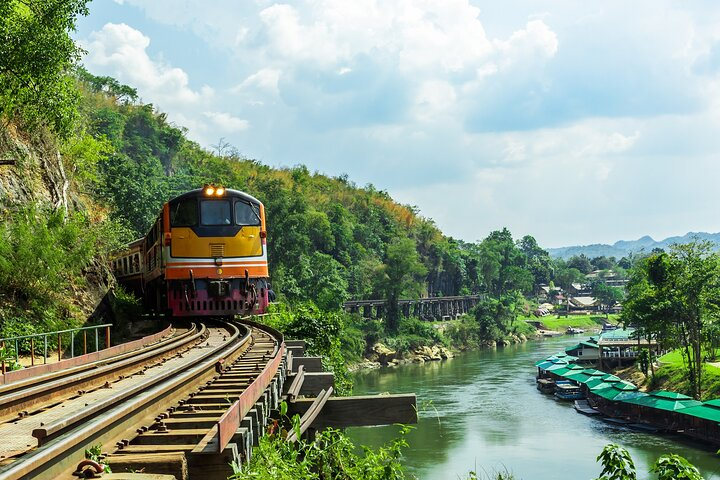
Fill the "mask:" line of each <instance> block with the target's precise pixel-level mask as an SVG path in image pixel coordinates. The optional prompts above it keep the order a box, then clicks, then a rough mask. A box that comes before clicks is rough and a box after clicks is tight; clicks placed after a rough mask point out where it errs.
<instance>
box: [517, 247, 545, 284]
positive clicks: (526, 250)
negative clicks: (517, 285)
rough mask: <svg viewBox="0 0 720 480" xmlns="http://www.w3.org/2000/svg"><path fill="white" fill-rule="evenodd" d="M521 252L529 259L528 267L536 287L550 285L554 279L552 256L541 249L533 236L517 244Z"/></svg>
mask: <svg viewBox="0 0 720 480" xmlns="http://www.w3.org/2000/svg"><path fill="white" fill-rule="evenodd" d="M517 245H518V247H519V248H520V251H521V252H522V253H523V254H525V257H526V258H527V265H528V268H529V269H530V272H531V273H532V274H533V277H534V280H535V285H539V284H542V283H548V282H549V281H550V279H551V278H552V273H553V269H552V259H551V258H550V254H549V253H548V252H547V251H546V250H543V249H542V248H540V246H539V245H538V244H537V241H536V240H535V238H534V237H532V236H531V235H525V236H524V237H523V238H522V239H520V240H519V241H518V242H517Z"/></svg>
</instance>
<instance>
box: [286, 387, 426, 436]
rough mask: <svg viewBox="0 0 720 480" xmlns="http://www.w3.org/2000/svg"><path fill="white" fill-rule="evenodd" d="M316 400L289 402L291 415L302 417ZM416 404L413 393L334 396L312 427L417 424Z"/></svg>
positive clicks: (289, 414) (289, 413)
mask: <svg viewBox="0 0 720 480" xmlns="http://www.w3.org/2000/svg"><path fill="white" fill-rule="evenodd" d="M313 401H314V399H301V400H296V401H294V402H291V403H289V404H288V416H289V417H292V416H293V415H295V414H299V415H300V416H302V415H303V414H305V412H306V411H307V410H308V409H309V408H310V406H311V405H312V403H313ZM416 405H417V399H416V397H415V394H414V393H410V394H401V395H369V396H357V397H334V398H330V399H328V401H327V403H325V406H324V407H323V409H322V413H321V414H320V415H319V416H318V417H317V418H316V419H315V421H314V422H313V423H312V426H313V427H314V428H317V429H322V428H326V427H334V428H346V427H366V426H372V425H392V424H395V423H403V424H411V423H417V410H416Z"/></svg>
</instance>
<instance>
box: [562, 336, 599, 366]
mask: <svg viewBox="0 0 720 480" xmlns="http://www.w3.org/2000/svg"><path fill="white" fill-rule="evenodd" d="M565 353H567V354H568V355H572V356H573V357H577V361H578V363H595V362H597V361H598V359H600V346H599V345H598V344H597V342H592V341H585V342H580V343H578V344H577V345H575V346H572V347H568V348H566V349H565Z"/></svg>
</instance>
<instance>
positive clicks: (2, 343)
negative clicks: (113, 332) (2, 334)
mask: <svg viewBox="0 0 720 480" xmlns="http://www.w3.org/2000/svg"><path fill="white" fill-rule="evenodd" d="M110 327H112V324H110V323H104V324H102V325H92V326H89V327H78V328H71V329H68V330H58V331H56V332H47V333H35V334H32V335H22V336H19V337H8V338H0V349H2V350H6V345H8V344H11V345H14V346H15V351H14V353H15V362H16V363H19V362H20V349H19V347H20V343H21V342H27V340H30V366H34V365H35V339H36V338H42V344H43V363H47V360H48V338H55V336H57V356H58V362H59V361H60V360H62V353H63V352H62V337H63V335H67V334H69V336H70V358H74V357H75V336H76V334H77V333H79V332H82V334H83V337H82V338H83V355H85V354H87V353H88V351H87V347H88V339H87V333H88V330H94V331H95V351H96V352H97V351H99V350H100V329H101V328H104V329H105V335H104V336H105V348H110ZM91 340H92V339H91ZM5 358H6V357H5V356H3V358H1V359H0V372H1V373H2V374H3V375H5V371H6V368H7V365H6V363H5Z"/></svg>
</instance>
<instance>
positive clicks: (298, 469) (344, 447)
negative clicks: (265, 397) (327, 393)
mask: <svg viewBox="0 0 720 480" xmlns="http://www.w3.org/2000/svg"><path fill="white" fill-rule="evenodd" d="M292 422H293V425H297V424H298V423H299V417H298V416H297V415H296V416H295V418H294V419H293V421H292ZM270 430H271V431H270V433H269V434H268V435H264V436H262V437H261V438H260V440H259V442H260V443H259V445H258V446H257V447H255V449H254V450H253V456H252V460H251V461H250V466H249V468H247V469H245V470H243V471H241V470H240V469H239V468H237V469H236V471H235V473H234V475H233V476H232V477H230V478H231V479H232V480H245V479H255V480H296V479H299V478H305V479H319V480H325V479H328V480H329V479H333V480H354V479H360V478H362V479H368V480H399V479H402V478H405V474H404V472H403V468H402V466H401V465H400V458H401V455H402V449H403V448H405V447H407V442H406V441H405V438H404V436H405V434H406V433H407V432H408V431H409V429H408V428H403V429H402V431H401V432H400V437H399V438H397V439H395V440H393V441H392V442H390V443H389V444H387V445H385V446H383V447H380V448H378V449H377V450H373V449H370V448H368V447H361V449H362V452H363V454H362V455H358V454H357V453H356V452H357V451H358V450H360V448H358V447H356V446H355V445H354V444H353V443H352V442H351V441H350V439H349V438H348V437H347V435H345V434H344V433H343V432H341V431H340V430H334V429H327V430H324V431H323V432H321V433H319V434H318V435H317V439H316V440H315V441H314V442H311V441H307V440H302V439H301V440H299V441H298V442H296V443H288V442H286V441H285V436H286V433H287V432H286V431H284V430H282V429H280V428H279V425H278V424H277V423H275V424H274V425H272V426H271V427H270Z"/></svg>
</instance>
